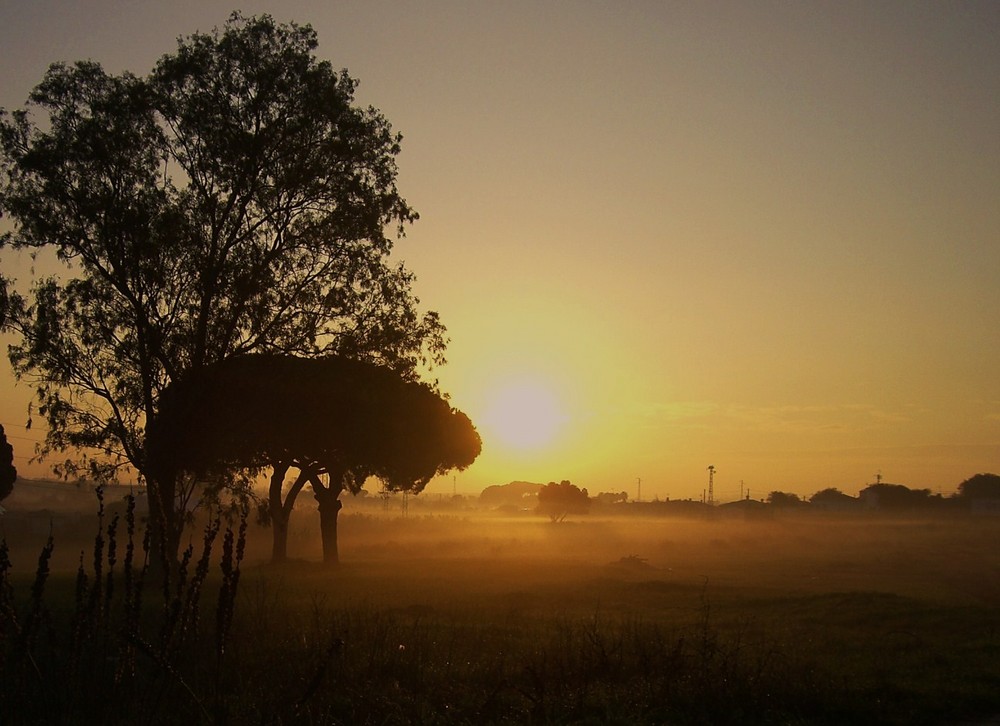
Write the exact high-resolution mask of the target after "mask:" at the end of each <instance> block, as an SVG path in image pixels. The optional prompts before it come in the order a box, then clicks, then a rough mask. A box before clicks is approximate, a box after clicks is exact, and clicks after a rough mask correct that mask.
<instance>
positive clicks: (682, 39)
mask: <svg viewBox="0 0 1000 726" xmlns="http://www.w3.org/2000/svg"><path fill="white" fill-rule="evenodd" d="M232 10H233V7H232V5H231V4H229V3H223V2H220V1H219V0H200V1H199V2H197V3H195V2H178V3H120V2H111V1H110V0H98V1H95V2H88V3H80V4H77V5H74V4H66V3H62V2H59V3H57V2H54V0H36V1H34V2H31V3H27V2H20V3H15V2H8V3H5V4H3V5H2V6H0V46H2V47H3V48H4V63H3V64H2V67H0V107H3V108H5V109H7V110H8V111H9V110H13V109H16V108H20V107H21V106H22V105H23V103H24V101H25V99H26V98H27V96H28V94H29V92H30V90H31V88H32V87H33V86H34V85H35V84H37V83H38V82H39V81H40V80H41V78H42V76H43V74H44V72H45V69H46V67H47V66H48V64H49V63H52V62H54V61H75V60H79V59H87V58H90V59H93V60H96V61H99V62H101V63H102V64H103V65H104V67H105V68H106V69H107V70H108V71H111V72H120V71H122V70H125V69H128V70H131V71H133V72H135V73H137V74H140V75H142V74H146V73H148V71H149V70H150V69H151V67H152V65H153V64H154V63H155V61H156V59H157V58H158V57H159V56H161V55H162V54H164V53H167V52H170V51H172V50H173V49H174V47H175V39H176V37H177V36H180V35H187V34H190V33H192V32H194V31H196V30H203V31H204V30H209V29H210V28H212V27H213V26H217V25H221V24H222V23H223V22H224V21H225V20H226V18H227V16H228V15H229V13H230V12H231V11H232ZM242 10H243V12H244V13H245V14H248V15H249V14H255V13H260V12H270V13H272V14H273V15H274V16H275V18H276V19H277V20H279V21H289V20H293V21H295V22H299V23H310V24H312V25H313V27H314V28H315V29H316V31H317V33H318V36H319V42H320V47H319V51H318V53H319V55H320V56H321V57H323V58H326V59H329V60H330V61H331V62H332V63H333V65H334V66H335V67H337V68H340V67H345V68H347V69H348V71H349V72H350V74H351V75H352V76H353V77H355V78H357V79H359V80H360V86H359V88H358V92H357V94H358V99H359V101H360V102H361V103H363V104H366V105H367V104H371V105H373V106H375V107H376V108H378V109H380V110H381V111H382V112H383V113H384V114H385V116H386V118H387V119H388V120H389V121H390V122H391V123H392V125H393V128H394V129H395V130H398V131H399V132H401V133H402V134H403V137H404V138H403V142H402V153H401V154H400V156H399V158H398V163H399V168H400V175H399V180H398V182H399V188H400V191H401V193H402V194H403V196H404V197H405V198H406V199H407V201H408V202H409V203H410V204H411V205H412V206H413V207H414V208H415V209H416V210H417V211H418V212H419V214H420V219H419V220H418V221H417V222H416V223H415V224H414V225H413V226H412V227H409V228H408V229H407V231H406V237H405V238H404V239H402V240H400V241H399V242H398V244H397V246H396V249H395V252H394V257H396V258H397V259H398V260H400V261H403V262H405V263H406V265H407V266H408V267H409V268H410V269H412V270H413V271H414V272H415V274H416V276H417V283H416V292H417V294H418V296H419V297H420V299H421V307H422V308H423V309H430V310H436V311H438V312H439V313H440V315H441V319H442V321H443V322H444V324H445V325H446V326H447V327H448V334H449V337H450V338H451V343H450V345H449V348H448V353H447V358H448V363H447V365H445V366H443V367H441V368H439V369H435V370H434V371H432V372H430V377H433V378H436V379H438V380H439V381H440V385H441V388H442V390H444V391H446V392H448V394H449V395H450V396H451V401H452V403H453V404H454V405H455V406H456V407H458V408H460V409H462V410H463V411H465V412H466V413H468V414H469V416H470V417H471V419H472V421H473V422H474V423H475V424H476V425H477V427H478V429H479V431H480V433H481V434H482V437H483V453H482V455H481V456H480V458H479V460H478V461H477V462H476V463H475V464H474V465H473V466H472V467H470V468H469V469H468V470H466V471H464V472H461V473H457V474H456V475H454V477H455V478H454V479H453V475H452V474H449V475H447V476H446V477H443V478H440V479H438V480H435V481H433V482H432V483H431V484H430V485H429V486H428V487H427V490H426V491H427V492H428V493H435V492H438V493H440V492H448V493H450V492H451V491H452V488H453V487H455V488H457V490H458V491H459V492H467V493H478V492H479V491H480V490H481V489H483V488H484V487H486V486H488V485H491V484H502V483H506V482H509V481H512V480H528V481H538V482H548V481H553V480H554V481H559V480H563V479H569V480H571V481H572V482H573V483H574V484H577V485H579V486H580V487H586V488H587V489H588V490H589V491H590V492H591V493H592V494H595V493H597V492H601V491H622V490H626V491H628V493H629V495H630V497H634V496H636V495H637V493H638V492H637V480H639V479H641V481H642V496H643V498H644V499H652V498H654V497H660V498H665V497H670V498H671V499H679V498H687V497H691V498H699V497H700V496H701V495H702V492H703V490H704V487H705V483H706V480H707V474H706V467H707V466H708V465H709V464H712V465H714V466H715V467H716V469H717V473H716V479H715V496H716V498H717V499H719V500H727V499H735V498H737V497H739V496H740V494H741V492H742V491H744V487H745V488H746V489H748V490H749V491H750V492H751V495H752V496H754V497H755V498H759V497H762V496H764V495H766V493H767V492H769V491H771V490H776V489H778V490H783V491H789V492H796V493H799V494H801V495H805V496H808V495H810V494H812V493H814V492H816V491H818V490H820V489H823V488H826V487H838V488H840V489H841V490H842V491H844V492H847V493H849V494H852V495H853V494H856V493H857V491H858V490H859V489H861V488H863V487H864V486H865V485H866V484H867V483H870V482H871V481H873V480H874V477H875V476H876V474H877V473H879V472H880V473H881V475H882V477H883V478H884V479H885V480H886V481H891V482H898V483H900V484H904V485H907V486H909V487H914V488H925V487H926V488H930V489H932V490H933V491H934V492H939V491H940V492H943V493H950V492H952V491H954V489H955V487H956V486H957V485H958V483H959V482H961V481H962V480H964V479H966V478H967V477H969V476H971V475H973V474H975V473H977V472H981V471H997V470H998V469H1000V375H998V371H1000V284H998V274H1000V203H998V190H1000V42H998V38H1000V3H996V2H991V1H985V2H962V3H937V2H911V1H909V0H907V1H898V2H896V1H890V2H878V3H818V2H799V3H776V2H743V1H742V0H741V1H738V2H737V1H733V2H705V3H702V2H689V3H673V2H665V3H660V2H629V3H569V2H527V1H524V2H504V3H486V2H476V3H458V2H429V3H424V2H421V3H408V2H366V3H326V2H317V1H316V0H302V1H296V2H284V3H280V4H279V3H266V2H256V1H255V2H247V3H243V4H242ZM5 224H7V222H6V221H4V220H0V232H2V231H4V230H7V229H9V226H6V227H5V226H2V225H5ZM4 260H5V262H4V264H5V270H4V272H5V274H16V275H17V277H18V278H19V280H20V281H21V282H25V281H27V280H28V278H29V266H30V260H28V259H27V257H21V258H17V260H16V261H15V258H14V257H12V256H10V254H9V253H8V252H4ZM8 265H10V266H11V267H7V266H8ZM12 268H13V269H12ZM29 398H30V391H29V389H28V387H27V385H26V384H24V383H21V384H18V385H17V386H15V384H14V381H13V377H12V375H11V374H10V368H9V365H8V363H7V360H6V356H4V357H3V360H2V362H0V423H2V424H3V425H4V427H5V428H6V430H7V433H8V436H9V438H10V440H11V443H12V444H13V445H14V448H15V454H16V456H17V458H16V461H15V463H16V466H17V467H18V469H19V471H20V472H21V473H22V475H25V476H40V475H43V474H44V473H45V471H46V467H44V466H42V465H35V464H30V463H29V462H28V460H27V456H29V455H30V453H31V446H32V442H33V441H34V440H37V439H38V438H39V437H40V436H41V432H40V431H39V429H38V426H37V421H36V425H35V426H34V427H33V428H31V429H30V430H27V429H25V428H24V427H23V425H24V423H25V422H26V419H27V413H26V411H27V403H28V400H29Z"/></svg>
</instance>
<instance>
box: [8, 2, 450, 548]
mask: <svg viewBox="0 0 1000 726" xmlns="http://www.w3.org/2000/svg"><path fill="white" fill-rule="evenodd" d="M316 48H317V40H316V34H315V32H314V31H313V30H312V29H311V28H310V27H309V26H299V25H295V24H287V25H286V24H279V23H276V22H275V21H274V20H273V19H272V18H271V17H269V16H266V15H264V16H259V17H250V18H247V17H244V16H242V15H240V14H238V13H236V14H233V15H232V16H231V17H230V18H229V20H228V22H227V23H225V25H224V26H223V27H222V28H221V29H216V30H214V31H212V32H211V33H196V34H194V35H191V36H189V37H186V38H181V39H180V40H179V41H178V46H177V49H176V51H174V52H173V53H171V54H168V55H165V56H164V57H163V58H161V59H160V61H159V62H158V63H157V64H156V65H155V67H154V68H153V69H152V71H151V72H150V73H149V74H148V75H146V76H143V77H140V76H136V75H134V74H132V73H127V72H126V73H122V74H118V75H114V74H109V73H107V72H105V71H104V70H103V69H102V68H101V66H100V65H98V64H97V63H94V62H90V61H86V62H78V63H74V64H70V65H67V64H55V65H53V66H51V67H50V68H49V70H48V72H47V73H46V75H45V77H44V78H43V79H42V81H41V83H40V84H39V85H38V86H37V87H36V88H35V89H34V90H33V91H32V93H31V95H30V97H29V99H28V102H27V104H26V106H25V107H24V108H22V109H18V110H15V111H13V112H10V113H7V112H2V111H0V213H2V214H4V215H5V216H7V217H8V218H9V219H10V220H11V221H12V222H13V231H12V232H9V233H8V234H6V235H5V236H4V237H3V238H2V239H0V247H10V248H22V249H29V250H32V251H37V250H43V249H50V250H54V252H55V254H56V256H57V257H58V258H59V259H60V260H61V261H62V262H64V263H65V269H63V270H62V271H61V272H59V273H53V274H50V275H45V276H41V277H37V278H36V279H34V280H33V281H31V287H30V289H27V288H26V287H25V286H24V281H14V280H9V279H2V277H0V289H2V290H4V291H5V294H4V301H3V302H4V305H3V307H4V308H5V312H6V321H5V324H6V327H7V328H8V329H11V330H13V331H14V332H15V333H17V334H18V335H19V339H18V342H16V343H15V345H14V346H13V347H12V348H11V350H10V360H11V363H12V365H13V368H14V371H15V373H16V375H17V376H18V377H19V378H21V379H24V380H27V381H30V382H31V383H32V384H33V385H34V387H35V391H36V393H37V397H36V405H37V407H38V411H39V412H40V414H41V415H42V416H43V417H44V418H45V421H46V423H47V432H46V438H45V442H44V445H43V453H44V454H49V455H52V454H55V453H62V452H66V454H67V455H68V458H67V459H66V461H65V462H64V463H62V464H60V465H59V466H58V467H57V469H58V470H59V471H60V472H61V473H62V474H63V475H65V476H74V475H89V476H92V477H96V478H104V479H106V478H110V477H113V476H115V474H116V472H117V471H118V469H119V468H121V467H123V466H130V467H133V468H134V469H135V470H136V471H138V473H139V475H140V476H141V477H142V479H143V480H144V481H145V482H146V483H147V484H148V487H149V491H150V494H151V496H150V507H151V513H152V515H153V518H152V519H153V524H154V526H156V527H157V532H158V533H159V535H160V536H159V537H158V538H157V543H158V545H159V546H160V547H162V549H163V551H164V552H165V553H166V554H167V555H168V556H171V555H173V554H175V553H176V550H177V544H178V542H179V537H180V532H181V528H182V526H183V523H182V521H181V519H180V517H179V514H178V512H180V511H183V510H182V504H183V499H184V498H185V497H186V496H188V495H189V494H190V488H189V485H188V483H187V482H186V481H185V480H181V479H178V478H175V477H173V476H172V475H171V474H170V473H169V472H168V471H157V470H156V469H155V468H154V467H151V465H150V462H149V460H148V457H147V453H146V429H147V426H148V425H149V424H150V423H151V422H152V421H154V420H155V418H156V416H157V412H158V407H159V397H160V394H161V392H162V391H163V390H164V388H165V387H166V386H167V385H169V383H170V382H171V381H174V380H178V379H179V378H181V377H183V376H184V375H185V374H186V373H187V372H190V371H193V370H198V369H200V368H203V367H205V366H209V365H212V364H214V363H217V362H219V361H222V360H226V359H228V358H230V357H232V356H236V355H242V354H246V353H252V352H281V353H288V354H295V355H298V356H319V355H329V354H339V355H344V356H349V357H354V358H360V359H365V360H373V361H377V362H379V363H380V364H381V365H384V366H387V367H389V368H391V369H394V370H396V371H397V372H399V373H400V374H402V375H403V376H406V377H416V375H417V371H418V369H419V368H420V367H421V366H422V365H424V364H437V363H441V362H443V354H444V349H445V344H446V338H445V330H444V327H443V326H442V325H441V323H440V321H439V319H438V317H437V315H436V314H435V313H433V312H427V313H421V312H419V309H418V308H419V300H417V299H416V298H415V297H414V295H413V292H412V282H413V277H412V275H411V273H410V272H409V271H408V270H406V269H405V268H403V267H402V266H400V265H395V264H393V263H392V262H391V260H390V253H391V251H392V248H393V244H394V240H395V239H397V238H398V237H399V236H401V235H402V234H403V229H404V227H405V226H406V225H407V224H409V223H411V222H412V221H414V220H415V219H416V218H417V214H416V213H415V212H414V211H413V210H412V209H411V208H410V207H409V205H408V204H407V203H406V201H405V200H404V199H403V198H402V197H401V196H400V194H399V192H398V190H397V187H396V176H397V166H396V157H397V155H398V153H399V151H400V140H401V137H400V135H399V134H398V133H395V132H394V131H393V130H392V128H391V126H390V124H389V122H388V121H387V120H386V119H385V118H384V117H383V116H382V114H381V113H380V112H378V111H377V110H376V109H374V108H370V107H367V108H365V107H360V106H358V105H357V104H356V103H355V100H354V91H355V87H356V85H357V82H356V81H355V80H354V79H352V78H351V77H350V76H349V75H348V74H347V72H346V71H336V70H334V68H333V67H332V66H331V64H330V63H329V62H327V61H324V60H320V59H318V58H317V57H316V53H315V51H316Z"/></svg>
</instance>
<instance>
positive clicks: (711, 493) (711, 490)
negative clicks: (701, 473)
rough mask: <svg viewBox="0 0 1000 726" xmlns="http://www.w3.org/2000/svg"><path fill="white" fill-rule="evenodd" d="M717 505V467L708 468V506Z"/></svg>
mask: <svg viewBox="0 0 1000 726" xmlns="http://www.w3.org/2000/svg"><path fill="white" fill-rule="evenodd" d="M714 504H715V467H714V466H709V467H708V506H710V507H711V506H713V505H714Z"/></svg>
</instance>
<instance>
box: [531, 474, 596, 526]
mask: <svg viewBox="0 0 1000 726" xmlns="http://www.w3.org/2000/svg"><path fill="white" fill-rule="evenodd" d="M589 511H590V497H589V495H588V494H587V490H586V489H580V487H578V486H575V485H574V484H572V483H570V482H568V481H566V480H565V479H564V480H563V481H561V482H559V483H558V484H556V483H555V482H549V483H548V484H546V485H545V486H543V487H542V488H541V489H540V490H539V491H538V513H539V514H543V515H545V516H547V517H548V518H549V519H551V520H552V521H553V522H561V521H563V520H564V519H566V517H567V515H570V514H586V513H587V512H589Z"/></svg>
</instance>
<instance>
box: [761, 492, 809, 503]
mask: <svg viewBox="0 0 1000 726" xmlns="http://www.w3.org/2000/svg"><path fill="white" fill-rule="evenodd" d="M767 503H768V504H770V505H772V506H774V507H797V506H799V505H800V504H802V500H801V499H800V498H799V495H798V494H792V493H791V492H771V493H770V494H768V495H767Z"/></svg>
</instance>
